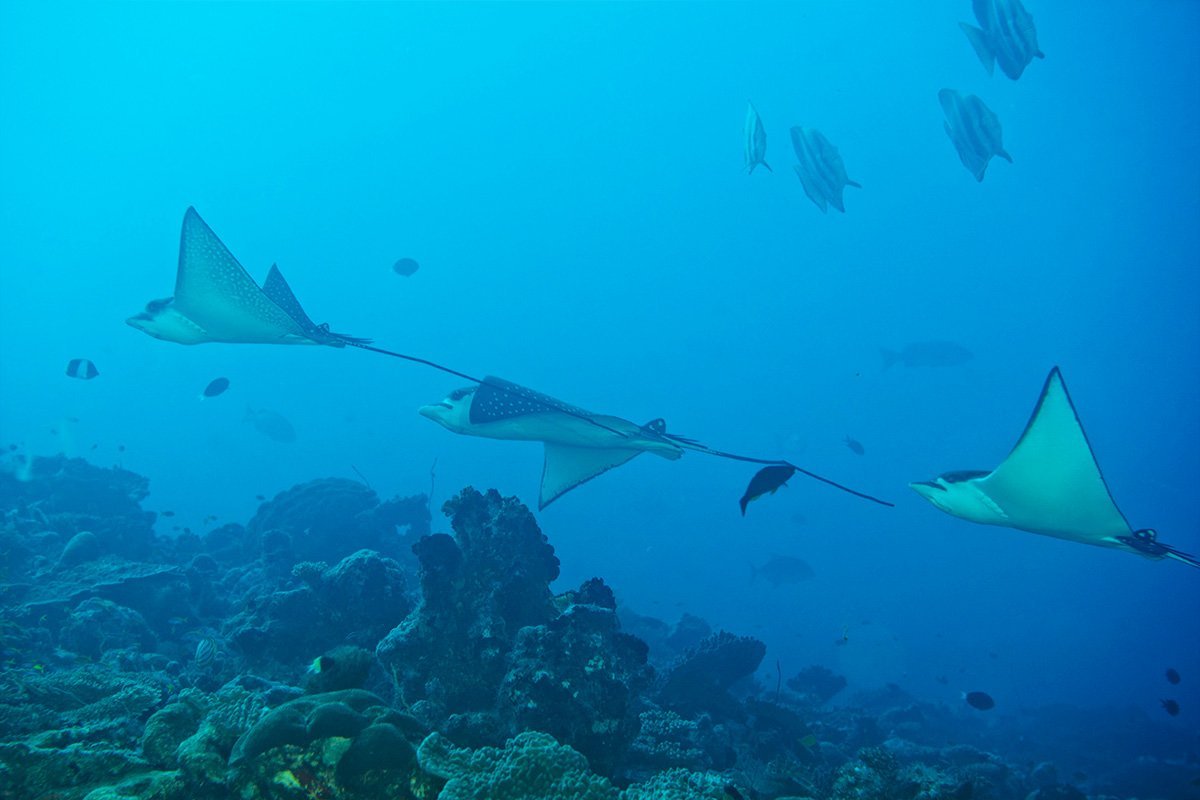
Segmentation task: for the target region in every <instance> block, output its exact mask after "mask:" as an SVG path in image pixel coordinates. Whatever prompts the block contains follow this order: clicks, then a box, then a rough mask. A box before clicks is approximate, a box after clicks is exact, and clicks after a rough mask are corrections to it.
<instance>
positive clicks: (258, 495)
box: [254, 494, 267, 502]
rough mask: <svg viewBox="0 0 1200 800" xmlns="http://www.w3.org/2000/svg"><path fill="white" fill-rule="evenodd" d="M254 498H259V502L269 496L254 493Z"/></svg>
mask: <svg viewBox="0 0 1200 800" xmlns="http://www.w3.org/2000/svg"><path fill="white" fill-rule="evenodd" d="M254 499H255V500H258V501H259V502H262V501H263V500H266V499H267V498H266V497H265V496H263V495H261V494H256V495H254Z"/></svg>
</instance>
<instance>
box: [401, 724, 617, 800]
mask: <svg viewBox="0 0 1200 800" xmlns="http://www.w3.org/2000/svg"><path fill="white" fill-rule="evenodd" d="M417 759H418V761H419V763H420V765H421V768H422V769H424V770H425V771H426V772H429V773H431V774H433V775H436V776H438V777H439V778H443V779H445V780H446V785H445V786H444V787H443V788H442V791H441V793H440V794H439V795H438V800H473V799H474V798H479V797H486V798H489V800H560V799H561V798H564V797H570V798H572V800H618V798H619V795H618V793H617V790H616V789H615V788H613V786H612V784H610V783H609V782H608V780H607V779H606V778H602V777H600V776H598V775H593V774H592V772H591V770H590V769H589V768H588V763H587V759H585V758H584V757H583V756H582V755H580V754H579V753H578V752H576V751H575V750H573V749H571V748H570V747H567V746H566V745H560V744H559V743H558V742H557V741H556V740H555V739H554V737H553V736H550V735H549V734H546V733H539V732H537V731H526V732H524V733H520V734H518V735H517V736H515V737H513V738H512V739H509V740H508V741H507V742H506V743H505V745H504V748H503V749H501V748H497V747H482V748H480V749H479V750H475V751H471V750H469V749H466V748H458V747H455V746H454V745H453V744H451V743H450V741H449V740H448V739H446V738H445V737H444V736H442V735H441V734H439V733H431V734H429V736H427V737H426V738H425V741H423V742H422V743H421V746H420V748H418V750H417Z"/></svg>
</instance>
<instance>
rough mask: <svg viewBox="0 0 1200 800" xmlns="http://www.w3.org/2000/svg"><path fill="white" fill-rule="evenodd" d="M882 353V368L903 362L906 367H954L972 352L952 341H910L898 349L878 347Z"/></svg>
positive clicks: (964, 360)
mask: <svg viewBox="0 0 1200 800" xmlns="http://www.w3.org/2000/svg"><path fill="white" fill-rule="evenodd" d="M879 352H880V353H881V354H882V355H883V368H884V369H887V368H888V367H890V366H892V365H893V364H903V365H904V366H906V367H955V366H958V365H959V364H965V363H967V362H968V361H970V360H971V358H972V353H971V351H970V350H968V349H967V348H965V347H963V346H962V345H961V344H955V343H954V342H940V341H931V342H910V343H909V344H906V345H904V347H903V348H901V349H900V350H899V351H896V350H889V349H888V348H886V347H882V348H880V350H879Z"/></svg>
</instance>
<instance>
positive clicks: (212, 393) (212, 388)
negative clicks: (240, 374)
mask: <svg viewBox="0 0 1200 800" xmlns="http://www.w3.org/2000/svg"><path fill="white" fill-rule="evenodd" d="M228 388H229V378H214V379H213V380H212V381H211V382H209V384H208V386H205V387H204V396H205V397H216V396H217V395H219V394H224V393H225V390H226V389H228Z"/></svg>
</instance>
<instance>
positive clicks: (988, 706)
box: [963, 692, 996, 711]
mask: <svg viewBox="0 0 1200 800" xmlns="http://www.w3.org/2000/svg"><path fill="white" fill-rule="evenodd" d="M963 700H966V701H967V705H969V706H970V707H971V708H974V709H978V710H979V711H991V710H992V709H993V708H995V707H996V701H995V700H993V699H992V696H991V695H990V694H988V693H987V692H967V693H966V694H964V695H963Z"/></svg>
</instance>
